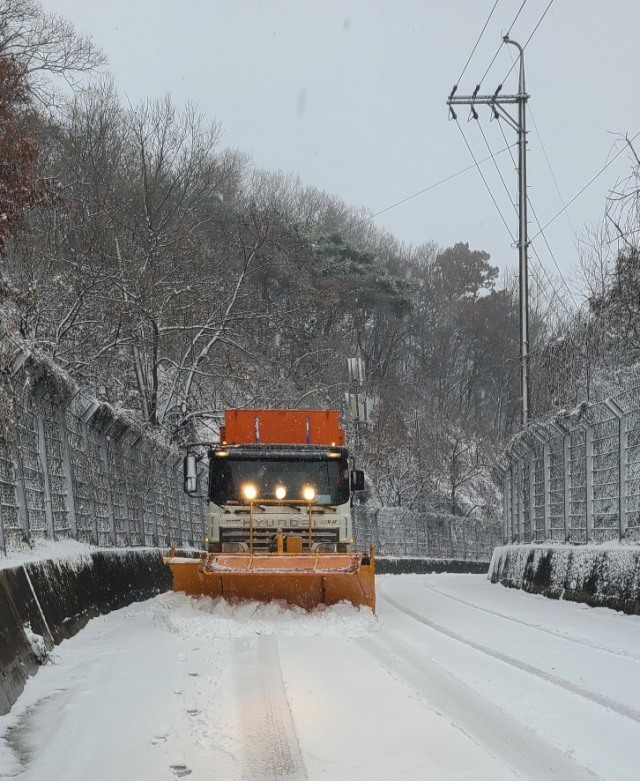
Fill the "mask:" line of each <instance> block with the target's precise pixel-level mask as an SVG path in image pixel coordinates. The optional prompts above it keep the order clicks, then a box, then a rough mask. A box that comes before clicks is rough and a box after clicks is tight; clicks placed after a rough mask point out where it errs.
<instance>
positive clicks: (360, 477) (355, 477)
mask: <svg viewBox="0 0 640 781" xmlns="http://www.w3.org/2000/svg"><path fill="white" fill-rule="evenodd" d="M351 490H352V491H364V472H363V471H362V469H352V470H351Z"/></svg>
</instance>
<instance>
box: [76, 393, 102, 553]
mask: <svg viewBox="0 0 640 781" xmlns="http://www.w3.org/2000/svg"><path fill="white" fill-rule="evenodd" d="M99 406H100V404H99V402H97V401H95V400H94V401H93V402H91V403H90V404H89V406H88V407H87V409H86V410H85V411H84V412H83V413H82V415H80V430H81V431H82V447H83V449H84V457H85V459H86V460H87V463H89V462H90V452H91V447H90V445H89V421H90V420H91V418H92V417H93V416H94V415H95V413H96V410H97V409H98V407H99ZM93 482H94V483H95V480H94V481H93ZM94 490H95V487H93V490H91V491H89V493H88V495H87V503H88V505H89V517H90V519H91V541H92V542H93V544H94V545H97V544H98V516H97V515H96V503H95V500H94V498H93V496H94V494H93V492H94Z"/></svg>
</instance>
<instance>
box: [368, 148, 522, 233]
mask: <svg viewBox="0 0 640 781" xmlns="http://www.w3.org/2000/svg"><path fill="white" fill-rule="evenodd" d="M513 146H515V144H510V145H508V146H505V147H504V149H501V150H500V151H499V152H496V153H495V154H492V155H491V157H485V158H484V159H482V160H480V161H479V162H474V165H468V166H467V167H466V168H463V169H462V170H461V171H456V173H455V174H451V175H450V176H447V177H446V178H445V179H440V181H439V182H434V184H430V185H429V186H428V187H425V188H424V190H420V191H419V192H417V193H414V194H413V195H409V196H407V197H406V198H403V199H402V200H401V201H397V202H396V203H392V204H391V206H387V207H386V208H385V209H380V211H379V212H376V213H375V214H372V215H371V217H368V218H367V219H368V220H372V219H373V218H374V217H378V216H379V215H380V214H384V213H385V212H388V211H390V210H391V209H395V208H396V207H397V206H401V205H402V204H403V203H406V202H407V201H410V200H412V199H413V198H417V197H418V196H419V195H423V194H424V193H426V192H429V190H433V189H434V188H435V187H439V186H440V185H441V184H445V182H450V181H451V180H452V179H455V178H456V176H460V175H461V174H464V173H466V172H467V171H470V170H471V169H472V168H475V167H476V166H477V165H478V164H479V163H486V162H487V160H491V158H492V157H497V155H501V154H502V153H503V152H506V151H507V150H508V149H511V147H513Z"/></svg>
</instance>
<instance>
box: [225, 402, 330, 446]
mask: <svg viewBox="0 0 640 781" xmlns="http://www.w3.org/2000/svg"><path fill="white" fill-rule="evenodd" d="M220 442H221V443H222V444H223V445H329V446H331V445H333V446H334V447H335V446H343V445H344V443H345V438H344V429H342V428H340V416H339V413H338V411H337V410H330V409H329V410H317V409H228V410H225V425H224V426H221V428H220Z"/></svg>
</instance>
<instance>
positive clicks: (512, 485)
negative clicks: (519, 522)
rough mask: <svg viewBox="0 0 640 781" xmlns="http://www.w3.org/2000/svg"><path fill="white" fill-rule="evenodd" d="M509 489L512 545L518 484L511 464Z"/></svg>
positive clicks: (512, 541)
mask: <svg viewBox="0 0 640 781" xmlns="http://www.w3.org/2000/svg"><path fill="white" fill-rule="evenodd" d="M509 476H510V480H509V488H510V490H511V512H510V513H509V542H510V543H511V544H512V545H513V543H514V542H515V536H516V534H515V532H516V529H515V527H516V517H517V512H516V507H517V504H518V490H517V489H518V484H517V482H516V475H515V467H514V465H513V464H511V468H510V469H509Z"/></svg>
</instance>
